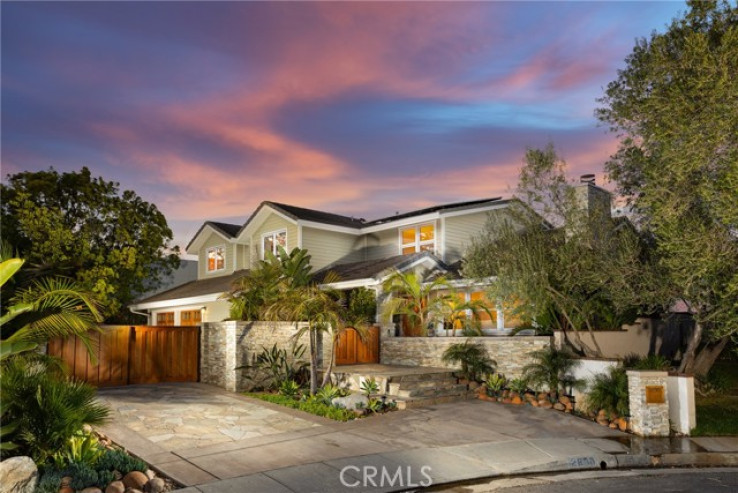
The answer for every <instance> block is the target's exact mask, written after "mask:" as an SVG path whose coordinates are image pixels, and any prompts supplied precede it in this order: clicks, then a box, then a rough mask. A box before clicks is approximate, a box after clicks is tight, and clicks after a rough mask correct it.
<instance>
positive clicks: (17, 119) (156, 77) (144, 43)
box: [1, 2, 686, 245]
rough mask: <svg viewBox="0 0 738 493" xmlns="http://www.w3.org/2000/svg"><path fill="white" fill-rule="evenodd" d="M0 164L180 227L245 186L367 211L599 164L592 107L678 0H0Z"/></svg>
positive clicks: (185, 231) (243, 202)
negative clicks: (83, 188)
mask: <svg viewBox="0 0 738 493" xmlns="http://www.w3.org/2000/svg"><path fill="white" fill-rule="evenodd" d="M1 8H2V174H3V176H4V175H6V174H8V173H15V172H18V171H24V170H41V169H46V168H48V167H50V166H53V167H55V168H56V169H58V170H62V171H69V170H75V169H79V168H81V167H82V166H87V167H89V168H90V169H92V171H93V173H94V174H97V175H102V176H103V177H104V178H106V179H109V180H116V181H119V182H120V183H121V187H122V188H130V189H133V190H135V191H136V192H137V193H138V194H139V195H141V196H142V197H143V198H144V199H145V200H148V201H151V202H154V203H155V204H157V206H158V207H159V208H160V209H161V210H162V212H164V214H165V215H166V217H167V219H168V220H169V223H170V226H172V228H173V229H174V231H175V240H176V243H178V244H180V245H184V244H186V243H187V241H188V240H189V239H190V238H191V236H192V234H194V232H195V231H196V230H197V228H198V226H199V225H200V224H201V222H202V221H203V220H205V219H213V220H222V221H226V222H235V223H242V222H243V221H244V220H245V219H246V217H247V216H248V215H249V214H250V213H251V212H252V211H253V210H254V208H255V207H256V206H257V205H258V204H259V202H261V201H262V200H273V201H279V202H286V203H290V204H294V205H299V206H303V207H310V208H317V209H323V210H328V211H331V212H336V213H342V214H347V215H354V216H360V217H365V218H367V219H372V218H377V217H379V216H383V215H388V214H393V213H394V212H395V211H400V212H403V211H408V210H412V209H415V208H419V207H424V206H428V205H432V204H438V203H445V202H455V201H462V200H471V199H476V198H484V197H492V196H498V195H509V188H510V187H512V186H514V185H515V182H516V175H517V170H518V168H519V166H520V164H521V161H522V156H523V153H524V152H525V148H526V147H529V146H543V145H545V144H546V143H547V142H549V141H552V142H554V143H555V145H556V146H557V148H558V149H559V151H560V152H561V154H562V155H563V156H564V157H565V159H566V160H567V161H568V162H569V164H570V165H571V167H572V174H573V175H577V174H580V173H585V172H597V173H598V179H599V180H600V181H601V176H602V175H601V171H602V165H603V163H604V161H605V160H606V159H607V157H608V156H609V154H610V153H611V152H612V151H613V150H614V148H615V138H614V136H613V135H612V134H608V133H607V129H606V128H604V127H601V126H598V124H597V121H596V120H595V118H594V116H593V112H594V109H595V108H596V107H597V103H596V98H598V97H600V96H601V95H602V92H603V87H604V86H605V85H606V84H607V83H608V82H609V81H611V80H613V79H614V78H615V77H616V71H617V69H618V68H622V67H623V66H624V62H623V60H624V58H625V57H626V56H627V55H628V53H630V51H631V50H632V47H633V44H634V40H635V39H636V38H637V37H639V36H647V35H648V34H649V33H650V32H651V30H653V29H657V30H663V29H664V26H665V25H666V24H667V23H668V22H669V21H670V19H671V18H673V17H674V16H676V15H677V14H678V13H679V12H680V11H683V10H685V8H686V7H685V4H684V2H675V3H672V2H656V3H645V2H618V3H603V2H574V3H559V2H538V3H534V2H518V3H502V2H490V3H459V2H449V3H373V4H363V3H283V2H280V3H246V2H226V3H212V2H186V3H178V2H159V3H141V2H121V3H109V2H99V3H86V2H85V3H64V2H60V3H59V2H53V3H35V2H34V3H8V2H3V3H2V7H1Z"/></svg>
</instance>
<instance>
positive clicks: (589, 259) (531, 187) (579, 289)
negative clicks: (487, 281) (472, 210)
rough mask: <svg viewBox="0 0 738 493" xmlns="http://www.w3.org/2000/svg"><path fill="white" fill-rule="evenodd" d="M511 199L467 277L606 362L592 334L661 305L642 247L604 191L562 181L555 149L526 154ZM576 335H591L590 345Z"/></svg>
mask: <svg viewBox="0 0 738 493" xmlns="http://www.w3.org/2000/svg"><path fill="white" fill-rule="evenodd" d="M593 194H594V195H593ZM515 198H516V200H515V201H514V202H513V205H512V206H511V207H509V208H507V209H505V210H504V211H499V212H498V213H497V214H495V215H492V216H490V219H489V222H488V224H487V226H486V228H485V231H484V232H482V234H480V235H479V236H478V237H476V238H475V239H474V241H473V242H472V245H471V246H470V248H469V249H468V250H467V252H466V255H465V259H464V267H463V269H464V274H465V275H466V276H469V277H477V278H487V277H495V281H494V283H493V285H492V292H491V297H492V298H497V299H498V300H500V301H502V302H508V303H510V304H512V305H513V306H515V307H516V311H517V315H519V316H520V317H521V318H523V319H524V320H529V321H531V322H534V323H536V324H537V325H538V326H540V327H542V328H547V329H548V328H558V329H560V330H563V331H564V334H565V336H566V337H567V340H568V341H569V343H570V344H571V346H572V347H573V348H574V349H576V350H577V351H578V352H580V353H582V354H585V355H587V356H602V351H601V348H600V347H599V345H598V343H597V338H596V335H595V331H596V330H597V329H603V328H615V327H619V326H620V325H621V324H622V323H625V322H629V321H632V319H633V318H635V315H636V314H637V313H638V309H639V308H640V309H641V310H644V311H652V310H653V309H655V308H656V306H657V305H658V301H659V299H660V296H659V293H657V292H655V291H654V290H653V289H652V286H658V283H656V282H653V281H654V279H657V274H658V272H657V270H656V269H655V268H654V266H653V263H652V262H651V261H650V258H649V254H648V253H649V248H648V244H647V243H646V242H644V241H643V239H642V238H641V237H640V235H639V234H638V232H637V231H636V230H635V228H633V226H632V225H631V224H630V223H628V222H627V220H623V219H622V218H621V219H614V218H612V217H611V216H610V197H609V194H607V192H605V191H603V190H600V189H596V188H592V189H590V186H589V185H582V186H581V187H577V186H576V185H575V184H573V183H572V182H571V181H569V180H568V179H567V177H566V163H565V162H564V161H563V160H562V159H560V158H559V157H558V156H557V154H556V151H555V150H554V148H553V146H552V145H550V146H548V147H547V148H545V149H528V151H527V152H526V155H525V164H524V166H523V167H522V168H521V171H520V179H519V184H518V188H517V191H516V195H515ZM581 331H587V332H589V333H590V334H591V339H592V345H591V346H590V344H589V343H587V342H586V341H585V340H583V339H582V337H581V335H580V332H581Z"/></svg>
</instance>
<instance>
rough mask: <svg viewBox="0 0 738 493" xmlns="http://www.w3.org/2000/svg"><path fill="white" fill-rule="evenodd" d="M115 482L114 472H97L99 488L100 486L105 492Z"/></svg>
mask: <svg viewBox="0 0 738 493" xmlns="http://www.w3.org/2000/svg"><path fill="white" fill-rule="evenodd" d="M113 481H115V475H114V474H113V471H100V470H98V471H97V486H99V487H100V489H101V490H103V491H105V488H106V487H107V486H108V485H109V484H110V483H112V482H113Z"/></svg>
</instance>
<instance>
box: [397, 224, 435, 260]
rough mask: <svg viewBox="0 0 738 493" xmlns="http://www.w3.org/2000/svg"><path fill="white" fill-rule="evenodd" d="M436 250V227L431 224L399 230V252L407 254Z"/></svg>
mask: <svg viewBox="0 0 738 493" xmlns="http://www.w3.org/2000/svg"><path fill="white" fill-rule="evenodd" d="M435 251H436V228H435V226H434V225H433V224H421V225H418V226H411V227H409V228H403V229H401V230H400V252H401V253H402V254H403V255H408V254H411V253H417V252H431V253H435Z"/></svg>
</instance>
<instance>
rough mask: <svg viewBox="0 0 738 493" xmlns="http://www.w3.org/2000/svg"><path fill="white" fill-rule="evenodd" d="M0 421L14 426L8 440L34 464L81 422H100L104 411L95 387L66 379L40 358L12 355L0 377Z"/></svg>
mask: <svg viewBox="0 0 738 493" xmlns="http://www.w3.org/2000/svg"><path fill="white" fill-rule="evenodd" d="M0 400H2V402H3V406H6V405H7V409H6V410H5V411H6V415H7V416H5V417H4V419H8V420H9V421H11V422H13V423H17V426H18V428H17V430H16V431H15V434H14V438H13V441H14V442H15V443H16V444H17V445H19V447H20V448H21V452H22V453H24V454H27V455H30V456H31V457H32V458H33V459H34V461H36V463H37V464H42V463H44V462H46V460H47V459H49V458H50V457H51V456H52V455H53V454H54V453H55V452H56V451H58V450H61V449H63V448H64V447H65V446H66V444H67V442H68V440H69V439H70V438H71V437H72V436H74V434H75V433H77V432H78V431H80V430H81V429H82V426H83V425H84V424H91V425H96V424H101V423H103V422H104V421H105V419H106V418H107V416H108V412H109V411H108V409H107V408H106V407H105V406H103V405H101V404H98V403H97V402H95V388H94V387H92V386H90V385H87V384H85V383H83V382H80V381H76V380H73V379H70V378H67V377H65V376H63V375H61V374H59V373H58V372H56V371H53V369H52V368H50V366H49V363H48V362H46V361H44V360H30V359H26V358H24V357H15V358H12V359H11V360H10V361H7V362H6V364H5V365H4V366H3V371H2V374H1V375H0Z"/></svg>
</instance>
